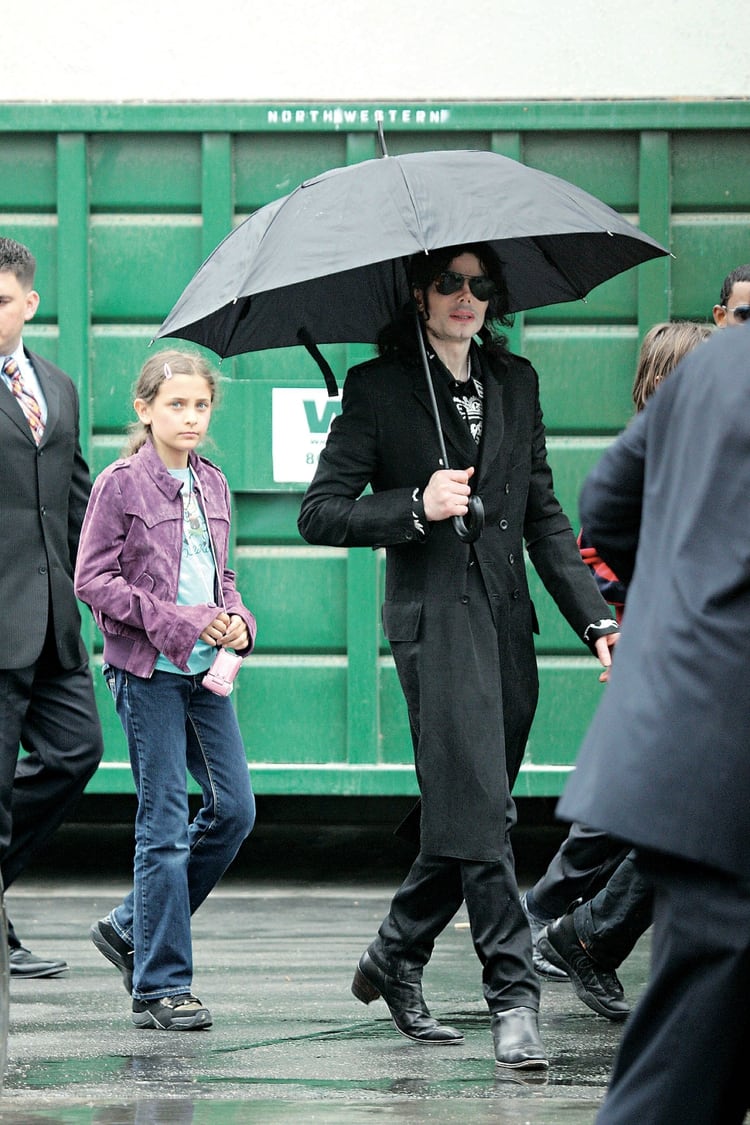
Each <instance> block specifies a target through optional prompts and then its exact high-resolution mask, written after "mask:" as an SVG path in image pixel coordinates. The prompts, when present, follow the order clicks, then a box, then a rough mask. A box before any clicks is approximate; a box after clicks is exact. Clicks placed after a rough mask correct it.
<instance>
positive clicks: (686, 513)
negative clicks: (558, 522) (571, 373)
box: [559, 326, 750, 1125]
mask: <svg viewBox="0 0 750 1125" xmlns="http://www.w3.org/2000/svg"><path fill="white" fill-rule="evenodd" d="M749 403H750V328H748V327H747V326H742V327H739V328H737V330H736V331H734V332H720V333H717V335H716V336H715V337H714V338H713V339H712V340H709V341H708V342H707V343H705V344H703V345H701V347H700V348H697V349H696V350H695V351H693V352H691V354H690V355H689V356H688V357H687V358H686V359H684V360H683V361H682V363H681V364H680V365H679V366H678V368H677V370H676V371H675V373H674V374H673V375H671V376H670V378H669V379H668V380H667V381H666V383H665V384H664V386H663V387H661V388H660V389H659V391H658V393H657V394H656V395H654V396H653V398H652V399H651V400H650V401H649V404H648V405H647V407H646V409H645V411H644V412H643V414H641V415H639V416H638V417H637V418H636V419H635V421H634V422H632V423H631V425H630V426H629V427H628V429H627V430H626V431H625V432H624V433H623V434H622V435H621V437H620V438H619V439H618V440H617V441H616V442H615V443H614V445H612V446H611V447H610V449H609V450H608V451H607V453H606V454H605V456H604V458H603V459H602V461H601V462H600V464H599V465H598V466H597V467H596V469H595V470H594V471H593V473H592V474H591V475H590V477H589V479H588V480H587V482H586V484H585V486H584V490H583V494H582V497H581V517H582V520H583V522H584V524H585V526H586V529H587V532H588V534H589V537H590V539H591V541H592V542H593V543H594V545H595V546H596V548H597V549H598V551H599V554H600V556H601V557H602V558H603V559H604V560H605V561H606V562H607V563H608V564H609V565H610V566H611V567H612V569H613V570H614V571H615V572H616V574H617V575H618V576H620V577H621V578H622V579H623V581H625V582H628V583H629V587H628V603H627V604H628V608H627V613H626V614H625V619H624V626H623V633H622V638H621V641H620V643H619V644H618V646H617V657H616V660H615V662H614V666H613V670H612V676H611V680H610V683H609V686H608V688H607V690H606V692H605V693H604V695H603V698H602V701H601V703H600V705H599V707H598V709H597V712H596V714H595V716H594V719H593V721H592V724H591V726H590V728H589V731H588V733H587V735H586V738H585V740H584V743H583V747H582V749H581V752H580V755H579V758H578V763H577V766H576V769H575V771H574V773H573V774H572V776H571V778H570V780H569V782H568V785H567V787H566V789H565V792H564V794H563V797H562V799H561V802H560V805H559V812H560V815H561V816H563V817H565V818H566V819H576V820H582V821H584V822H585V823H586V824H591V825H592V826H593V827H595V828H600V829H602V830H604V831H606V832H609V833H611V834H612V835H613V836H615V837H617V838H619V839H621V840H625V841H629V842H632V843H633V844H634V845H635V848H636V853H635V854H636V862H637V863H638V864H639V866H640V868H641V870H642V872H643V874H644V876H645V877H646V878H647V879H648V880H650V881H651V883H652V885H653V887H654V929H653V939H652V950H653V953H652V970H651V979H650V981H649V984H648V987H647V990H646V992H645V994H644V996H643V997H642V998H641V999H640V1001H639V1002H638V1005H637V1006H636V1009H635V1012H634V1014H633V1015H632V1016H631V1018H630V1021H629V1023H628V1025H627V1027H626V1030H625V1035H624V1037H623V1041H622V1044H621V1047H620V1051H619V1054H618V1057H617V1061H616V1063H615V1068H614V1072H613V1075H612V1080H611V1084H610V1089H609V1093H608V1095H607V1097H606V1099H605V1102H604V1105H603V1107H602V1109H601V1111H600V1114H599V1117H598V1118H597V1122H598V1123H599V1125H626V1123H627V1125H631V1123H632V1122H634V1121H638V1122H639V1123H641V1125H673V1123H674V1122H680V1125H735V1123H737V1125H739V1123H740V1122H742V1121H744V1119H745V1110H746V1108H747V1106H748V1100H749V1099H748V1090H749V1089H750V1087H749V1086H748V1081H747V1075H746V1069H745V1068H746V1061H747V1053H748V1047H749V1046H750V831H748V807H749V805H750V747H748V730H749V729H750V676H749V675H748V668H749V664H748V635H749V631H750V593H749V591H750V409H749V408H748V404H749Z"/></svg>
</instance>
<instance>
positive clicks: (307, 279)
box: [157, 150, 668, 357]
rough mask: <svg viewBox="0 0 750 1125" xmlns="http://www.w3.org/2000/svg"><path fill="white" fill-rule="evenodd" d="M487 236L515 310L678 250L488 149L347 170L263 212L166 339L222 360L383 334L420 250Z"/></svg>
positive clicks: (216, 255)
mask: <svg viewBox="0 0 750 1125" xmlns="http://www.w3.org/2000/svg"><path fill="white" fill-rule="evenodd" d="M468 242H489V243H490V244H491V245H492V247H493V249H494V250H495V252H496V253H497V255H498V257H499V258H500V260H501V261H502V262H503V265H504V272H505V277H506V282H507V286H508V293H509V298H510V302H509V309H508V311H509V312H515V311H519V310H521V309H530V308H536V307H538V306H540V305H549V304H556V303H557V302H562V301H573V300H577V299H579V298H582V297H585V296H586V294H587V293H588V292H589V291H590V290H591V289H593V288H594V287H595V286H596V285H599V284H601V283H602V282H603V281H607V280H608V279H609V278H611V277H614V276H615V275H616V274H618V273H621V272H622V271H623V270H627V269H630V268H631V267H632V266H635V265H638V264H640V263H641V262H645V261H648V260H649V259H651V258H655V257H659V256H660V255H663V254H667V253H668V251H667V250H665V249H664V248H663V247H662V246H660V245H659V244H658V243H657V242H655V241H654V240H653V239H652V238H649V236H648V235H646V234H643V233H642V232H641V231H639V230H638V228H637V227H635V226H633V225H632V224H631V223H629V222H627V220H625V219H623V218H622V217H621V216H620V215H618V213H617V212H616V211H614V210H612V208H610V207H608V206H607V205H606V204H604V203H602V202H601V201H600V200H598V199H596V198H595V197H594V196H592V195H589V194H588V192H585V191H582V190H581V189H580V188H578V187H575V186H574V185H573V184H571V183H568V182H567V181H565V180H561V179H559V178H558V177H557V176H552V175H550V174H548V173H546V172H540V171H537V170H536V169H533V168H529V167H527V166H526V165H524V164H520V163H519V162H518V161H515V160H510V159H509V158H508V157H504V156H500V155H499V154H497V153H493V152H483V151H468V150H466V151H461V150H459V151H445V152H421V153H407V154H405V155H402V156H393V157H391V156H386V157H381V158H379V159H375V160H366V161H363V162H362V163H360V164H354V165H351V166H349V167H345V168H336V169H333V170H332V171H329V172H325V173H323V174H322V175H320V176H316V177H315V178H314V179H311V180H307V181H305V183H303V184H301V185H300V187H298V188H296V189H295V190H294V191H293V192H291V193H290V194H289V195H287V196H284V197H283V198H282V199H278V200H276V201H274V202H273V203H269V204H268V205H267V206H265V207H262V208H260V210H258V211H256V212H255V213H254V214H253V215H251V216H250V217H249V218H248V219H246V220H245V221H244V222H243V223H242V224H241V225H240V226H238V227H237V228H236V229H235V230H233V231H232V232H231V234H229V235H228V236H227V237H226V238H225V239H224V241H223V242H221V243H220V244H219V246H218V247H217V248H216V250H214V252H213V253H212V254H211V256H210V257H209V258H207V260H206V261H205V262H204V263H203V265H202V266H201V267H200V269H199V270H198V272H197V273H196V274H195V276H194V277H193V279H192V281H191V282H190V283H189V284H188V286H187V287H186V289H185V290H184V292H183V293H182V296H181V297H180V299H179V300H178V301H177V304H176V305H175V306H174V308H173V309H172V311H171V312H170V314H169V315H168V317H167V318H166V320H165V321H164V323H163V324H162V326H161V328H160V329H159V331H158V333H157V336H159V337H163V336H176V337H180V338H182V339H186V340H192V341H194V342H195V343H198V344H202V345H204V346H205V347H208V348H210V349H211V350H212V351H213V352H215V353H216V354H217V355H219V356H222V357H224V356H231V355H239V354H241V353H243V352H250V351H262V350H264V349H266V348H279V347H288V346H292V345H296V344H299V343H300V342H301V341H302V340H303V339H304V338H306V339H307V340H308V341H309V340H314V341H315V342H316V343H318V344H327V343H372V342H374V341H375V340H376V339H377V336H378V333H379V332H380V330H381V329H382V328H383V327H384V326H385V325H386V324H388V323H389V322H390V321H391V320H392V319H393V318H394V316H395V315H396V314H397V312H398V311H399V310H400V308H401V307H402V306H403V304H404V303H405V301H406V300H407V299H408V297H409V296H410V294H409V286H408V279H407V273H406V267H407V263H408V259H409V258H410V257H411V255H412V254H415V253H418V252H429V251H430V250H436V249H439V248H440V247H443V246H452V245H457V244H461V243H468Z"/></svg>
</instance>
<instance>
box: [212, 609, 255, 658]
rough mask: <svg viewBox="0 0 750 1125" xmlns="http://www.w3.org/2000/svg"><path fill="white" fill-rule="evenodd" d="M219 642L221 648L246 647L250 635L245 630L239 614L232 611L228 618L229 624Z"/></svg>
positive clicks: (245, 626) (245, 627)
mask: <svg viewBox="0 0 750 1125" xmlns="http://www.w3.org/2000/svg"><path fill="white" fill-rule="evenodd" d="M219 644H220V645H221V647H222V648H233V649H240V651H241V650H242V649H243V648H247V647H248V645H249V644H250V636H249V634H248V631H247V625H246V624H245V622H244V621H243V620H242V618H241V617H240V616H239V614H236V613H233V614H232V616H231V617H230V618H229V625H228V627H227V631H226V633H225V634H224V637H223V638H222V640H221V641H219Z"/></svg>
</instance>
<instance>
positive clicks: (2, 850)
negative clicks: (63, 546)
mask: <svg viewBox="0 0 750 1125" xmlns="http://www.w3.org/2000/svg"><path fill="white" fill-rule="evenodd" d="M19 745H20V746H23V748H24V750H25V751H27V753H26V754H25V755H22V756H19ZM102 752H103V743H102V732H101V726H100V723H99V717H98V714H97V710H96V704H95V702H94V687H93V684H92V682H91V673H90V671H89V668H88V665H87V664H83V665H82V666H81V667H79V668H75V669H73V670H72V671H67V670H65V669H63V668H61V667H60V666H59V663H58V661H57V657H56V654H55V653H54V650H53V648H52V646H51V645H50V644H49V643H47V644H46V645H45V649H44V651H43V653H42V656H41V657H40V659H39V660H38V661H37V663H36V664H34V665H32V666H31V667H29V668H17V669H12V670H4V671H0V866H1V867H2V878H3V883H4V886H5V889H6V890H7V889H8V887H9V886H10V885H11V884H12V883H13V882H14V880H15V879H17V878H18V876H19V875H20V874H21V872H22V871H23V870H24V868H25V867H26V866H27V864H28V863H29V860H30V859H31V857H32V856H33V855H34V853H35V852H37V851H38V850H39V849H40V848H41V847H42V846H43V844H45V843H46V841H47V840H48V839H49V837H50V836H51V835H52V834H53V833H54V831H55V830H56V829H57V828H58V827H59V826H60V824H61V823H62V822H63V821H64V820H65V818H66V817H67V816H68V814H69V813H70V812H71V810H72V807H73V805H74V804H75V802H76V801H77V800H78V798H79V797H80V795H81V793H82V792H83V790H84V789H85V787H86V783H87V782H88V780H89V779H90V777H91V776H92V775H93V773H94V772H95V770H96V767H97V766H98V764H99V762H100V760H101V756H102ZM10 940H11V944H14V942H15V939H14V935H13V933H12V927H11V933H10Z"/></svg>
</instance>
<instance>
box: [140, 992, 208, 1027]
mask: <svg viewBox="0 0 750 1125" xmlns="http://www.w3.org/2000/svg"><path fill="white" fill-rule="evenodd" d="M211 1022H212V1020H211V1013H210V1012H209V1010H208V1008H204V1006H203V1005H202V1004H201V1002H200V1000H199V999H198V998H197V997H196V996H191V995H190V993H189V992H183V993H180V995H179V996H162V998H161V999H160V1000H134V1001H133V1023H134V1024H135V1026H136V1027H140V1028H149V1029H152V1030H156V1031H204V1030H206V1029H207V1028H209V1027H210V1026H211Z"/></svg>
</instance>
